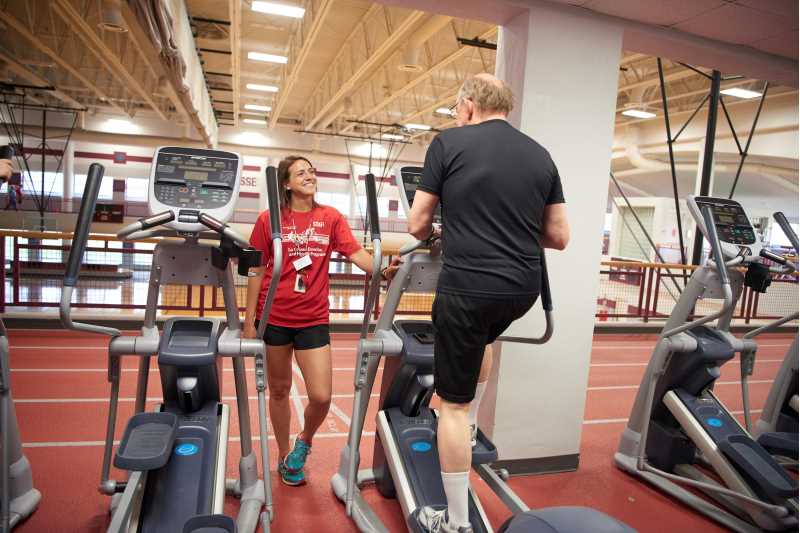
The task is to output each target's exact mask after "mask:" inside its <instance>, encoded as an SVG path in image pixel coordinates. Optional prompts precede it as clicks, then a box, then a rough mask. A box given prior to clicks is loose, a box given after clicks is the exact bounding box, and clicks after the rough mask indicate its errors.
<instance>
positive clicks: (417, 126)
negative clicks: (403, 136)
mask: <svg viewBox="0 0 800 533" xmlns="http://www.w3.org/2000/svg"><path fill="white" fill-rule="evenodd" d="M406 129H407V130H421V131H428V130H429V129H431V127H430V126H428V125H426V124H406Z"/></svg>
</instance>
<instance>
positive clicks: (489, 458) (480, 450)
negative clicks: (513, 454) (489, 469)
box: [472, 428, 497, 466]
mask: <svg viewBox="0 0 800 533" xmlns="http://www.w3.org/2000/svg"><path fill="white" fill-rule="evenodd" d="M495 461H497V448H496V447H495V445H494V443H493V442H492V441H490V440H489V437H487V436H486V435H484V434H483V431H481V428H478V434H477V436H476V437H475V446H474V447H473V448H472V465H473V466H478V465H485V464H488V463H493V462H495Z"/></svg>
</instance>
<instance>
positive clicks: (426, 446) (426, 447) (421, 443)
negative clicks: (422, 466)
mask: <svg viewBox="0 0 800 533" xmlns="http://www.w3.org/2000/svg"><path fill="white" fill-rule="evenodd" d="M432 447H433V446H431V443H430V442H428V441H426V440H418V441H416V442H412V443H411V450H413V451H415V452H419V453H425V452H429V451H431V448H432Z"/></svg>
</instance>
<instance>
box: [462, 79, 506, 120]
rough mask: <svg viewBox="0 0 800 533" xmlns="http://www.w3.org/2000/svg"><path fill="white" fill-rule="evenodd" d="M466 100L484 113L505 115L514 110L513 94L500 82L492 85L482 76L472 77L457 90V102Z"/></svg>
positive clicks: (496, 81)
mask: <svg viewBox="0 0 800 533" xmlns="http://www.w3.org/2000/svg"><path fill="white" fill-rule="evenodd" d="M462 98H468V99H470V100H472V102H473V103H474V104H475V106H476V107H477V108H478V109H479V110H480V111H482V112H484V113H487V112H488V113H502V114H504V115H507V114H509V113H510V112H511V110H512V109H513V108H514V93H513V92H511V89H509V88H508V86H507V85H506V84H505V83H503V82H502V81H500V80H494V83H493V82H492V81H491V80H489V79H486V78H485V77H483V76H480V75H478V76H472V77H471V78H467V80H466V81H464V84H463V85H461V88H460V89H459V90H458V100H459V101H460V100H461V99H462Z"/></svg>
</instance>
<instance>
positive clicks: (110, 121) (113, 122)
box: [108, 118, 133, 128]
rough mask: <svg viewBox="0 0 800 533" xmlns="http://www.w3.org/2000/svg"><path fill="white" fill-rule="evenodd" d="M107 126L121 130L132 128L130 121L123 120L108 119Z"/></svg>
mask: <svg viewBox="0 0 800 533" xmlns="http://www.w3.org/2000/svg"><path fill="white" fill-rule="evenodd" d="M108 125H109V126H116V127H121V128H130V127H131V126H133V123H132V122H131V121H130V120H125V119H124V118H110V119H108Z"/></svg>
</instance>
